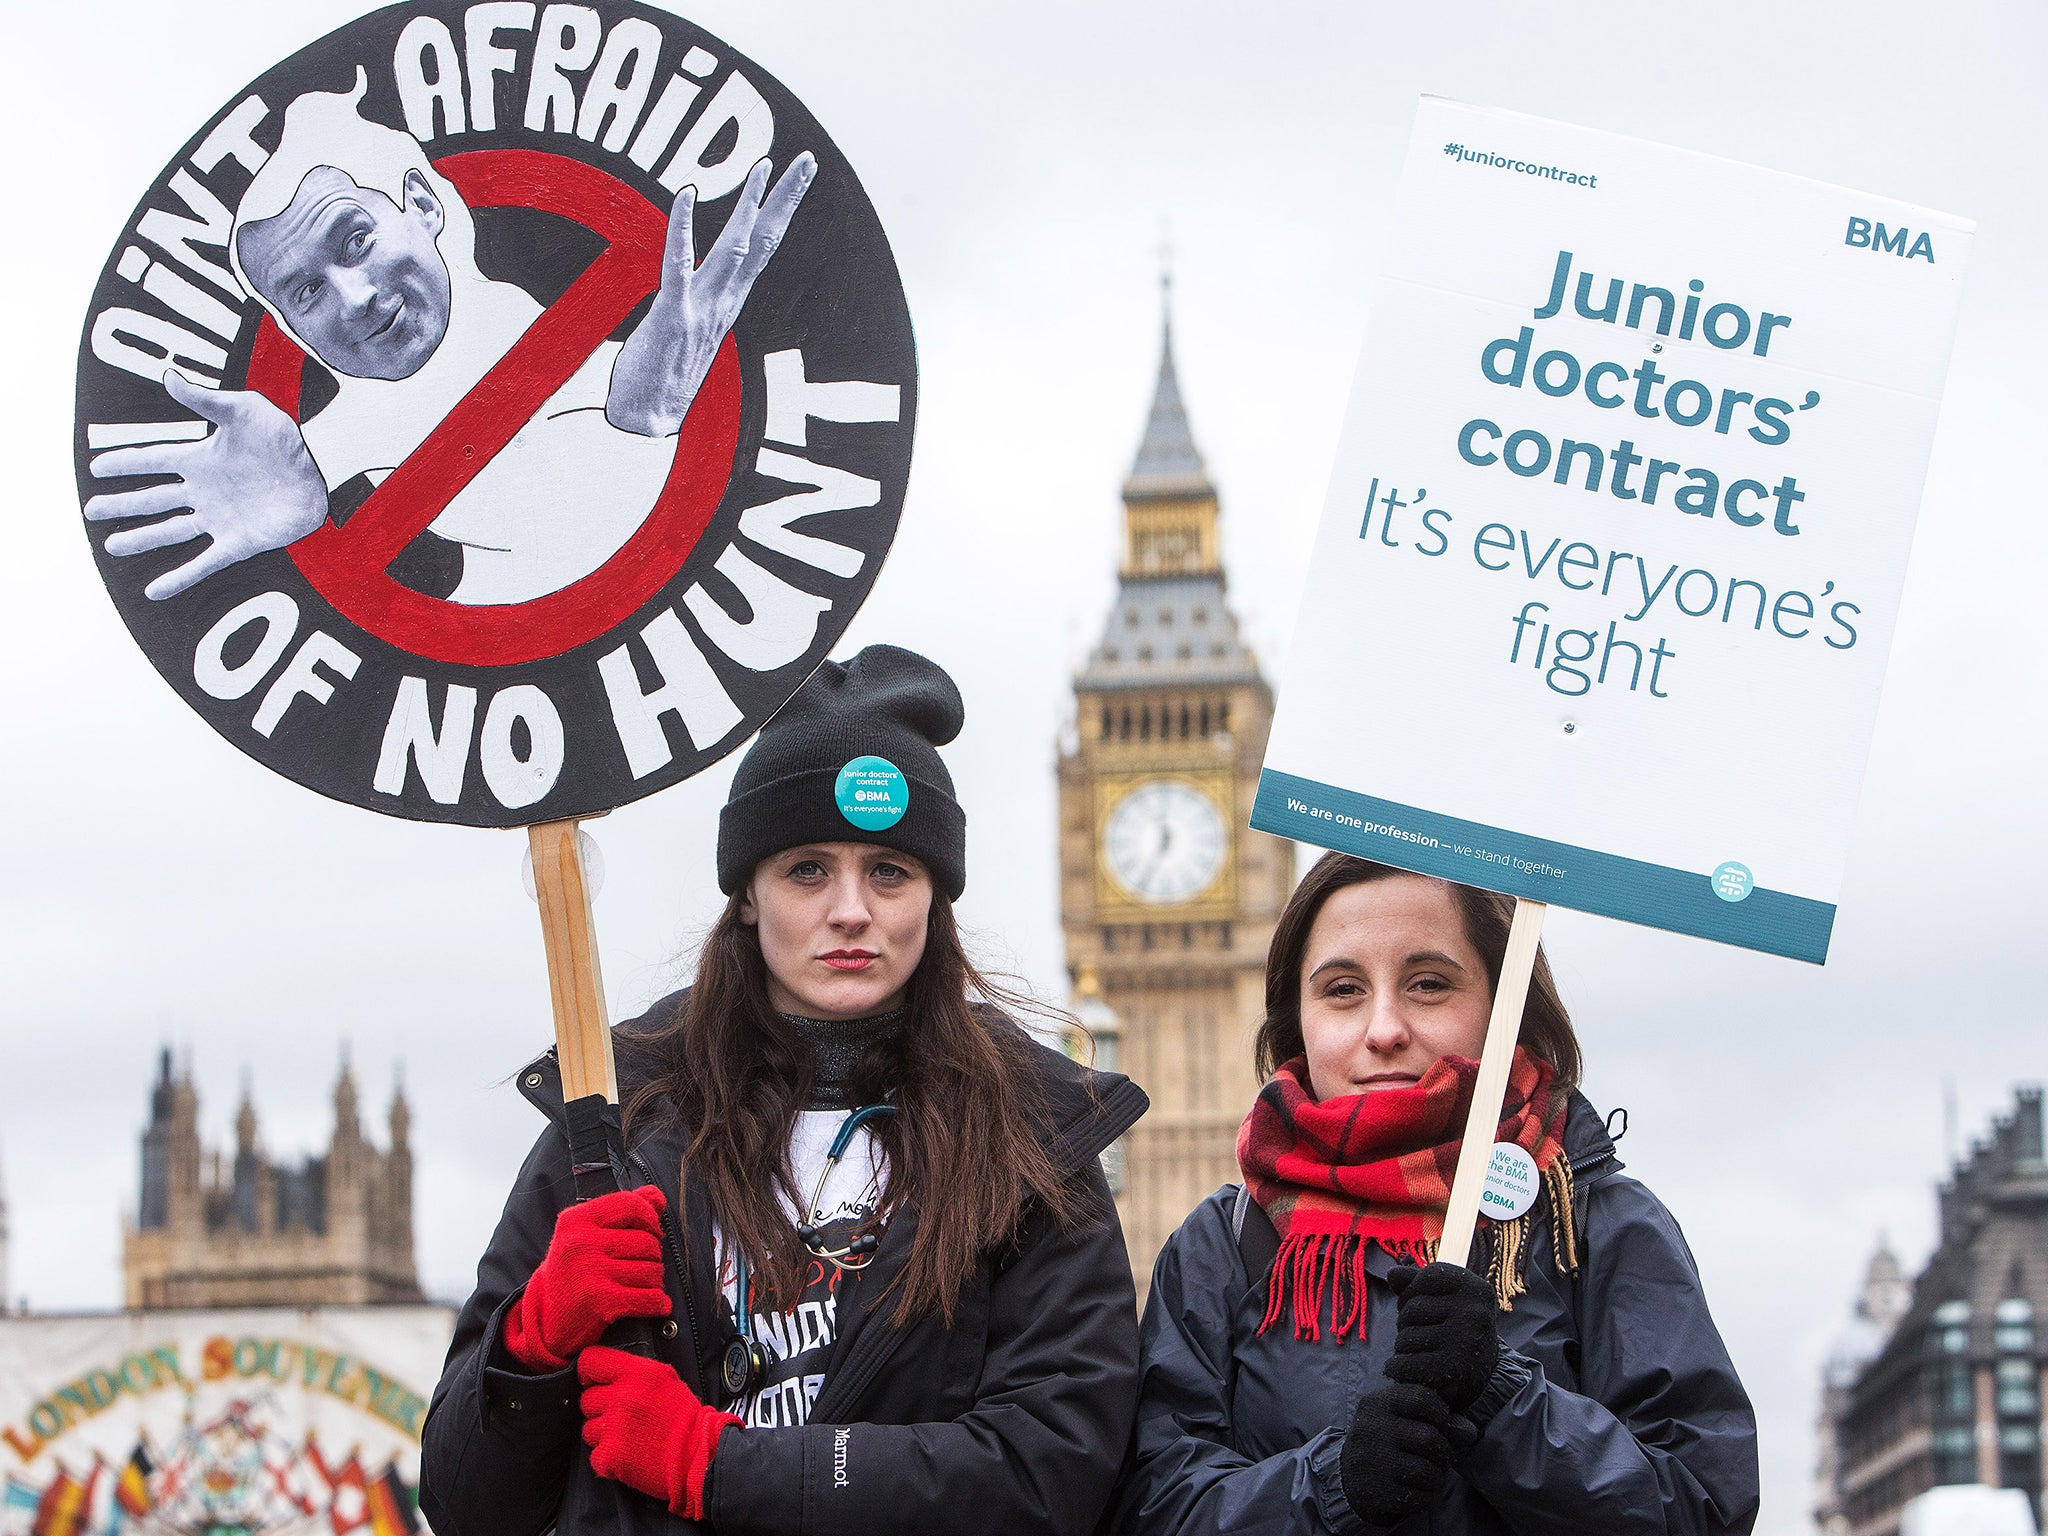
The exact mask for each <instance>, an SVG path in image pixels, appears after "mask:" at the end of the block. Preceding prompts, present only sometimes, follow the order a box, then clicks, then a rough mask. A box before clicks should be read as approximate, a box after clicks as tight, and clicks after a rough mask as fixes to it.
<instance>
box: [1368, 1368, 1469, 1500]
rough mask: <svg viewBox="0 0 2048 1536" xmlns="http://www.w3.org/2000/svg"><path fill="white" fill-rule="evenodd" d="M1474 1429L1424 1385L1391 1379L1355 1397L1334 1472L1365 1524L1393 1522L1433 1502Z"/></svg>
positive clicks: (1466, 1445) (1465, 1449) (1448, 1477)
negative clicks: (1356, 1404)
mask: <svg viewBox="0 0 2048 1536" xmlns="http://www.w3.org/2000/svg"><path fill="white" fill-rule="evenodd" d="M1478 1438H1479V1436H1478V1432H1477V1431H1476V1430H1474V1429H1473V1428H1472V1426H1471V1424H1470V1423H1468V1422H1467V1421H1466V1420H1465V1419H1463V1418H1461V1417H1459V1416H1458V1415H1456V1414H1454V1413H1452V1412H1451V1410H1450V1409H1448V1408H1446V1407H1445V1406H1444V1400H1443V1399H1442V1398H1440V1397H1438V1396H1437V1395H1436V1393H1434V1392H1432V1391H1430V1390H1429V1388H1427V1387H1417V1386H1408V1385H1403V1384H1401V1383H1398V1382H1397V1383H1393V1384H1390V1385H1388V1386H1384V1387H1381V1388H1379V1389H1378V1390H1377V1391H1374V1392H1368V1393H1366V1394H1365V1396H1364V1397H1362V1398H1360V1399H1359V1400H1358V1408H1357V1410H1356V1411H1355V1412H1353V1414H1352V1415H1351V1428H1350V1430H1349V1431H1348V1432H1347V1433H1346V1434H1345V1436H1344V1451H1343V1454H1342V1456H1341V1458H1340V1459H1339V1461H1338V1464H1337V1465H1338V1475H1339V1476H1340V1477H1341V1478H1342V1480H1343V1483H1344V1498H1345V1500H1346V1501H1347V1502H1348V1503H1349V1504H1350V1505H1351V1507H1352V1509H1353V1510H1354V1511H1356V1512H1357V1515H1358V1518H1359V1519H1361V1520H1363V1521H1365V1523H1366V1524H1368V1525H1398V1524H1400V1523H1401V1522H1402V1521H1403V1520H1405V1519H1407V1518H1408V1517H1409V1516H1410V1515H1413V1514H1418V1513H1420V1512H1421V1511H1422V1510H1425V1509H1427V1508H1429V1506H1430V1505H1432V1504H1434V1503H1435V1502H1436V1497H1437V1495H1438V1494H1439V1493H1441V1492H1442V1491H1443V1487H1444V1484H1445V1483H1447V1482H1448V1481H1450V1476H1451V1463H1452V1462H1453V1461H1454V1460H1456V1459H1457V1457H1458V1456H1460V1455H1461V1454H1463V1453H1464V1452H1465V1451H1467V1450H1469V1449H1471V1446H1472V1442H1473V1441H1474V1440H1476V1439H1478Z"/></svg>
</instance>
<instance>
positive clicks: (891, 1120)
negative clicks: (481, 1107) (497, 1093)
mask: <svg viewBox="0 0 2048 1536" xmlns="http://www.w3.org/2000/svg"><path fill="white" fill-rule="evenodd" d="M962 714H963V711H962V707H961V702H960V695H959V693H958V691H957V690H956V689H955V688H954V686H953V683H952V680H951V679H950V678H948V677H947V676H946V674H945V673H944V672H942V671H941V670H940V669H939V668H938V667H936V666H935V665H933V664H932V663H931V662H929V661H927V660H925V659H924V658H923V657H921V656H917V655H914V654H912V653H911V652H908V651H902V650H897V649H894V648H892V647H888V646H872V647H870V648H868V649H867V650H865V651H862V652H861V653H860V654H859V655H858V656H856V657H854V659H853V660H852V661H851V662H849V663H847V664H845V665H840V664H837V663H833V662H827V663H825V664H824V665H823V666H821V667H820V668H819V669H818V671H817V672H815V673H814V674H813V675H812V676H811V678H810V679H809V680H808V681H807V682H806V683H805V684H804V685H803V687H802V688H801V689H799V690H798V692H797V694H796V696H795V697H794V698H792V699H791V700H790V702H789V703H788V704H787V705H786V706H784V708H783V709H782V710H781V711H780V712H779V713H778V714H777V715H776V716H775V717H774V718H773V719H772V720H771V721H770V722H769V723H768V725H767V726H766V727H765V728H764V729H763V730H762V732H761V734H760V737H759V739H758V740H757V741H756V742H755V744H754V746H753V747H752V748H751V749H750V750H749V751H748V753H747V755H746V757H745V758H744V759H743V760H742V761H741V763H740V766H739V769H738V771H737V773H736V774H735V775H734V778H733V783H732V791H731V796H730V798H729V799H728V801H727V803H726V806H725V809H724V811H723V812H722V813H721V816H720V820H719V839H718V877H719V884H720V887H721V889H722V890H724V891H725V893H726V895H727V897H728V900H727V903H726V906H725V909H724V911H723V912H722V913H721V914H720V916H719V917H718V919H717V921H716V922H715V923H714V924H713V926H712V928H711V931H710V933H709V935H708V936H707V938H706V940H705V942H704V946H703V952H702V954H701V956H700V958H699V961H698V967H697V975H696V979H695V983H694V985H693V986H692V987H691V988H690V989H689V990H688V991H687V992H683V993H679V994H677V995H675V996H673V997H670V998H667V999H665V1000H664V1001H662V1002H660V1003H657V1004H656V1005H655V1006H654V1007H653V1008H652V1009H650V1010H649V1011H648V1012H647V1013H646V1014H644V1015H643V1016H641V1017H640V1018H639V1019H636V1020H634V1021H632V1022H631V1023H628V1024H623V1025H620V1026H619V1027H618V1029H617V1030H616V1031H615V1035H614V1039H615V1044H616V1055H617V1064H618V1075H619V1081H620V1097H621V1100H622V1102H623V1103H624V1105H625V1113H624V1120H625V1137H624V1140H625V1147H626V1152H625V1157H624V1161H623V1169H622V1174H621V1178H620V1183H621V1184H622V1185H623V1186H626V1187H623V1188H622V1189H621V1190H620V1191H619V1192H617V1193H614V1194H608V1195H604V1196H602V1197H600V1198H597V1199H594V1200H590V1201H588V1202H586V1203H583V1204H576V1203H573V1194H572V1170H571V1167H570V1160H569V1150H568V1141H567V1139H566V1136H565V1133H564V1131H563V1129H562V1126H561V1123H560V1122H561V1117H562V1105H561V1089H560V1079H559V1076H558V1075H557V1073H556V1070H555V1063H554V1059H553V1056H552V1053H550V1055H549V1056H546V1057H543V1058H541V1059H540V1060H539V1061H536V1062H534V1063H533V1064H532V1065H531V1066H530V1067H528V1068H527V1069H526V1070H525V1071H524V1072H522V1073H521V1075H520V1082H521V1085H522V1088H523V1090H524V1091H525V1092H526V1094H527V1096H528V1097H529V1098H531V1099H533V1100H535V1102H536V1103H538V1104H540V1105H541V1106H542V1107H543V1108H544V1109H546V1110H548V1111H549V1113H550V1114H551V1116H552V1117H553V1118H554V1120H555V1121H556V1123H555V1124H553V1125H551V1126H550V1127H549V1129H548V1130H547V1131H546V1132H544V1133H543V1134H542V1136H541V1138H540V1141H539V1143H538V1144H537V1145H536V1146H535V1148H534V1150H533V1152H532V1154H531V1155H530V1156H529V1157H528V1158H527V1161H526V1166H525V1167H524V1169H522V1170H521V1172H520V1174H519V1177H518V1179H517V1181H516V1183H515V1184H514V1186H513V1190H512V1195H511V1198H510V1200H509V1202H508V1203H507V1205H506V1208H505V1214H504V1217H503V1219H502V1220H501V1221H500V1223H499V1225H498V1229H497V1233H496V1235H495V1236H494V1237H493V1238H492V1240H491V1245H490V1248H489V1249H488V1251H487V1252H486V1253H485V1254H484V1257H483V1261H482V1263H481V1265H480V1266H479V1268H478V1274H477V1289H476V1292H475V1294H474V1295H472V1296H471V1297H470V1299H469V1301H468V1303H467V1304H466V1305H465V1306H464V1308H463V1310H462V1315H461V1318H460V1319H459V1321H458V1323H457V1325H456V1333H455V1341H454V1344H453V1346H452V1348H451V1351H450V1354H449V1358H448V1365H447V1368H446V1370H445V1372H444V1373H443V1376H442V1380H441V1384H440V1386H439V1388H438V1390H437V1391H436V1393H435V1396H434V1403H433V1407H432V1409H431V1410H430V1413H429V1416H428V1419H427V1424H426V1430H425V1435H424V1448H423V1452H422V1472H421V1507H422V1509H423V1510H424V1511H425V1513H426V1515H427V1517H428V1519H429V1520H430V1521H431V1522H432V1524H433V1527H434V1529H435V1530H436V1531H438V1532H439V1533H441V1536H471V1533H475V1536H504V1533H508V1532H538V1531H543V1530H547V1529H549V1528H550V1527H552V1528H554V1529H555V1530H557V1531H560V1532H562V1533H564V1536H569V1533H584V1532H606V1533H610V1532H628V1531H633V1532H639V1531H647V1532H654V1531H664V1532H666V1531H674V1530H678V1529H696V1528H699V1525H700V1523H701V1525H702V1526H708V1527H712V1528H717V1529H722V1530H748V1531H759V1532H800V1531H814V1530H869V1531H887V1530H898V1529H902V1530H917V1531H920V1532H945V1531H963V1532H967V1531H971V1532H975V1533H977V1536H980V1533H986V1532H988V1531H1010V1530H1017V1531H1021V1530H1057V1531H1067V1530H1072V1531H1086V1530H1089V1529H1091V1528H1092V1527H1093V1525H1094V1523H1095V1521H1096V1518H1097V1517H1098V1515H1099V1514H1100V1513H1101V1510H1102V1507H1103V1505H1104V1503H1105V1501H1106V1500H1107V1498H1108V1497H1109V1494H1110V1491H1111V1486H1112V1484H1113V1482H1114V1480H1115V1476H1116V1471H1117V1464H1118V1458H1119V1455H1120V1453H1121V1451H1122V1449H1123V1447H1124V1445H1125V1443H1126V1441H1127V1439H1128V1434H1129V1429H1130V1423H1131V1414H1132V1411H1133V1406H1134V1404H1135V1400H1136V1389H1137V1321H1136V1312H1135V1306H1134V1301H1135V1298H1134V1296H1133V1294H1132V1288H1131V1278H1130V1265H1129V1260H1128V1258H1127V1257H1126V1254H1125V1250H1124V1246H1123V1238H1122V1233H1121V1230H1120V1228H1119V1226H1118V1223H1117V1217H1116V1209H1115V1206H1114V1204H1113V1203H1112V1201H1111V1199H1110V1194H1109V1189H1108V1186H1107V1184H1106V1183H1105V1181H1104V1178H1103V1174H1102V1170H1101V1167H1100V1164H1099V1162H1098V1156H1099V1154H1100V1153H1101V1152H1102V1150H1103V1149H1104V1148H1105V1147H1107V1146H1108V1145H1109V1144H1110V1143H1111V1142H1112V1141H1114V1140H1115V1138H1116V1137H1117V1136H1119V1135H1121V1134H1122V1133H1123V1132H1124V1131H1125V1130H1126V1129H1128V1128H1129V1126H1130V1125H1131V1124H1132V1122H1134V1121H1135V1120H1136V1119H1137V1118H1138V1116H1139V1115H1140V1114H1142V1113H1143V1111H1144V1108H1145V1097H1144V1095H1143V1094H1142V1093H1141V1092H1140V1091H1139V1090H1138V1089H1137V1088H1136V1087H1135V1086H1134V1085H1133V1084H1131V1083H1130V1082H1129V1081H1128V1080H1126V1079H1124V1078H1121V1077H1118V1076H1115V1075H1114V1074H1100V1073H1093V1072H1090V1071H1088V1070H1087V1069H1086V1068H1084V1067H1081V1066H1080V1065H1078V1064H1076V1063H1075V1062H1072V1061H1070V1060H1069V1059H1068V1058H1067V1057H1066V1056H1064V1055H1062V1054H1060V1053H1059V1052H1056V1051H1052V1050H1048V1049H1046V1048H1044V1047H1042V1046H1040V1045H1038V1044H1036V1043H1035V1042H1034V1041H1032V1039H1031V1038H1030V1037H1029V1036H1028V1035H1027V1034H1026V1033H1025V1032H1024V1031H1023V1030H1022V1029H1020V1028H1019V1027H1018V1026H1017V1025H1016V1024H1015V1023H1014V1022H1013V1021H1012V1020H1011V1019H1010V1018H1009V1017H1008V1016H1006V1015H1005V1014H1004V1013H1003V1012H1002V1011H1000V1009H999V1008H998V1007H997V1006H996V1000H998V999H1000V998H1002V997H1003V996H1004V994H1002V993H1000V992H999V991H998V990H997V989H995V988H994V987H992V986H991V985H990V984H989V983H988V982H987V981H986V980H985V979H984V978H983V977H982V976H981V975H980V973H979V972H978V971H976V969H975V968H974V966H973V965H972V964H971V963H970V962H969V960H968V959H967V956H966V954H965V953H964V952H963V950H962V948H961V944H960V939H959V935H958V932H957V930H956V928H955V926H954V920H953V902H954V901H955V900H956V899H957V898H958V897H959V895H960V893H961V889H962V887H963V886H964V885H965V883H966V818H965V815H964V813H963V812H962V810H961V808H960V806H959V803H958V802H957V800H956V799H955V798H954V791H953V781H952V778H951V776H950V775H949V774H948V772H947V770H946V767H945V764H944V763H943V762H942V761H941V759H940V757H939V753H938V748H939V747H940V746H942V745H944V744H945V743H946V742H948V741H950V740H952V739H953V737H954V736H955V735H956V734H957V733H958V732H959V729H960V726H961V722H962ZM622 1319H646V1320H649V1321H650V1322H651V1323H652V1324H653V1327H652V1330H651V1332H652V1335H653V1344H652V1348H651V1352H650V1353H645V1354H641V1353H634V1352H631V1351H629V1350H626V1349H620V1348H611V1347H607V1346H606V1345H605V1344H604V1343H601V1342H600V1339H601V1337H603V1336H604V1335H605V1331H606V1329H607V1328H608V1327H610V1326H611V1325H613V1324H615V1323H618V1322H620V1321H621V1320H622ZM678 1520H680V1521H681V1522H683V1523H682V1524H681V1525H678V1523H677V1522H678Z"/></svg>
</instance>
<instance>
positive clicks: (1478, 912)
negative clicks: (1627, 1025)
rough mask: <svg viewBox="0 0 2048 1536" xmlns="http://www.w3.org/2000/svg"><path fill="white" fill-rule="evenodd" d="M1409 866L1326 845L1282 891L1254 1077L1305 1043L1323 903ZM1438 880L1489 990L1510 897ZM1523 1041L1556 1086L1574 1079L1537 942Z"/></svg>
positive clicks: (1566, 1035)
mask: <svg viewBox="0 0 2048 1536" xmlns="http://www.w3.org/2000/svg"><path fill="white" fill-rule="evenodd" d="M1407 873H1409V871H1407V870H1405V869H1395V868H1393V867H1392V866H1391V865H1387V864H1375V863H1373V862H1372V861H1371V860H1370V859H1361V858H1356V857H1354V856H1353V855H1351V854H1348V853H1326V854H1324V855H1323V856H1322V857H1321V858H1320V859H1317V860H1316V862H1315V864H1314V865H1313V866H1312V867H1311V868H1310V869H1309V872H1308V873H1307V874H1306V875H1304V876H1302V880H1301V884H1299V885H1297V886H1296V887H1295V888H1294V894H1293V895H1292V896H1290V897H1288V898H1287V905H1286V907H1285V908H1284V909H1282V911H1281V913H1280V921H1279V922H1278V923H1277V924H1275V925H1274V928H1273V942H1272V944H1271V945H1269V946H1268V947H1267V950H1266V1017H1265V1021H1264V1022H1263V1023H1261V1024H1260V1025H1259V1033H1258V1038H1257V1040H1256V1041H1255V1042H1254V1044H1253V1050H1254V1053H1255V1060H1256V1061H1257V1063H1258V1068H1259V1077H1260V1079H1261V1080H1262V1081H1263V1080H1264V1079H1266V1078H1269V1077H1271V1076H1272V1075H1273V1070H1274V1068H1276V1067H1278V1066H1279V1065H1280V1063H1281V1062H1283V1061H1292V1060H1293V1059H1294V1058H1295V1057H1296V1056H1299V1055H1301V1053H1302V1051H1303V1050H1304V1049H1305V1047H1304V1046H1303V1043H1302V1038H1301V967H1302V960H1303V957H1304V955H1305V953H1306V951H1307V949H1308V934H1309V930H1310V929H1311V928H1313V927H1314V926H1315V921H1316V914H1317V913H1319V912H1321V911H1322V910H1323V903H1324V902H1326V901H1328V900H1329V899H1330V898H1331V897H1332V896H1334V895H1336V894H1337V892H1339V891H1341V890H1343V889H1344V888H1345V887H1346V886H1348V885H1363V884H1365V883H1366V882H1367V881H1370V880H1386V879H1390V878H1391V877H1393V876H1395V875H1405V874H1407ZM1442 883H1443V886H1444V888H1445V889H1446V890H1448V891H1449V892H1450V893H1451V899H1452V900H1453V901H1455V902H1456V903H1457V904H1458V911H1459V913H1460V914H1461V915H1462V916H1463V918H1464V920H1465V937H1466V938H1467V939H1468V940H1470V941H1471V944H1472V947H1473V948H1474V949H1476V950H1478V951H1479V956H1480V958H1481V959H1482V960H1484V961H1485V962H1486V984H1487V990H1488V991H1489V992H1491V991H1493V990H1494V989H1496V988H1498V987H1499V986H1500V965H1501V958H1502V956H1504V955H1505V954H1506V953H1507V948H1508V925H1509V923H1511V922H1512V921H1513V920H1514V915H1515V899H1514V897H1512V896H1503V895H1501V894H1500V893H1499V892H1498V891H1482V890H1480V889H1479V888H1478V887H1477V886H1471V885H1458V884H1456V883H1455V882H1453V881H1450V880H1446V881H1444V882H1442ZM1521 1042H1522V1044H1523V1045H1524V1046H1525V1047H1527V1049H1528V1051H1529V1054H1530V1055H1532V1056H1534V1057H1536V1058H1538V1059H1539V1060H1541V1061H1545V1062H1548V1063H1549V1064H1550V1069H1551V1071H1553V1072H1555V1073H1556V1074H1557V1081H1558V1084H1559V1086H1560V1087H1562V1088H1565V1089H1567V1090H1569V1089H1572V1088H1576V1087H1577V1086H1578V1083H1579V1069H1580V1060H1579V1037H1578V1036H1577V1035H1575V1034H1574V1033H1572V1018H1571V1015H1570V1014H1569V1013H1567V1012H1565V1007H1564V999H1563V998H1561V997H1559V996H1558V995H1557V982H1556V981H1555V980H1554V979H1553V978H1552V976H1551V974H1550V961H1549V959H1548V958H1547V957H1546V956H1545V955H1544V953H1543V948H1542V946H1541V945H1538V946H1537V949H1536V969H1535V971H1534V973H1533V974H1531V976H1530V978H1529V1000H1528V1001H1527V1002H1526V1003H1524V1004H1523V1005H1522V1034H1521Z"/></svg>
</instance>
